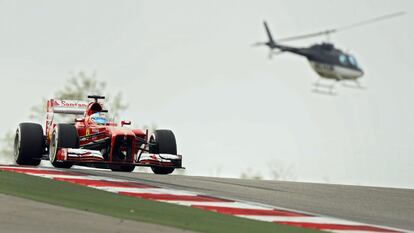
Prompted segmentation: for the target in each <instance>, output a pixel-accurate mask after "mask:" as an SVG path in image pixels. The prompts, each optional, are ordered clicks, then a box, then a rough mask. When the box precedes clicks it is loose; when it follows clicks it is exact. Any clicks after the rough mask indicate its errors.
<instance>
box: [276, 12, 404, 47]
mask: <svg viewBox="0 0 414 233" xmlns="http://www.w3.org/2000/svg"><path fill="white" fill-rule="evenodd" d="M404 14H405V12H404V11H399V12H395V13H392V14H387V15H383V16H379V17H375V18H371V19H368V20H364V21H360V22H357V23H353V24H349V25H346V26H343V27H338V28H333V29H328V30H324V31H319V32H315V33H309V34H304V35H299V36H292V37H286V38H282V39H279V40H277V41H278V42H286V41H292V40H302V39H307V38H312V37H317V36H324V35H329V34H332V33H336V32H340V31H345V30H349V29H353V28H356V27H360V26H364V25H367V24H371V23H376V22H378V21H383V20H387V19H391V18H394V17H398V16H402V15H404Z"/></svg>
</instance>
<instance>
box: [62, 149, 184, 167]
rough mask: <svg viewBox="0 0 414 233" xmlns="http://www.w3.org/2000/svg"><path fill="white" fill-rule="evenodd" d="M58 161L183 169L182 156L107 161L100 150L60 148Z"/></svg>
mask: <svg viewBox="0 0 414 233" xmlns="http://www.w3.org/2000/svg"><path fill="white" fill-rule="evenodd" d="M57 161H64V162H74V163H100V164H129V165H134V166H147V167H151V166H158V167H174V168H182V156H181V155H172V154H150V153H143V154H141V156H139V161H133V162H131V161H116V162H112V161H106V160H105V159H104V157H103V155H102V153H101V152H100V151H98V150H88V149H73V148H59V149H58V152H57Z"/></svg>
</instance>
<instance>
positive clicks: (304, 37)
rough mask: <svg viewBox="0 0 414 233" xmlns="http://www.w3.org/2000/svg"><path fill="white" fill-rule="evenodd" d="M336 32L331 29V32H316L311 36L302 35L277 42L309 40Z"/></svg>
mask: <svg viewBox="0 0 414 233" xmlns="http://www.w3.org/2000/svg"><path fill="white" fill-rule="evenodd" d="M336 31H337V30H336V29H329V30H325V31H320V32H315V33H309V34H304V35H300V36H291V37H285V38H282V39H279V40H277V42H286V41H292V40H302V39H307V38H312V37H317V36H323V35H328V34H332V33H335V32H336Z"/></svg>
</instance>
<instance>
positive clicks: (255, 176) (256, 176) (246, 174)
mask: <svg viewBox="0 0 414 233" xmlns="http://www.w3.org/2000/svg"><path fill="white" fill-rule="evenodd" d="M240 178H242V179H251V180H262V179H263V177H262V175H260V172H255V171H253V169H252V168H251V167H248V168H247V169H246V170H244V171H242V173H241V174H240Z"/></svg>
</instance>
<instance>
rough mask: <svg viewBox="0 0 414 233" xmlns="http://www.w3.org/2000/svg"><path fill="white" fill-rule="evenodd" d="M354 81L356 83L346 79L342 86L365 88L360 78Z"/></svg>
mask: <svg viewBox="0 0 414 233" xmlns="http://www.w3.org/2000/svg"><path fill="white" fill-rule="evenodd" d="M352 83H354V84H355V85H354V84H350V83H349V82H347V81H344V82H343V83H342V86H343V87H348V88H353V89H358V90H365V87H364V86H361V83H359V82H358V80H353V81H352Z"/></svg>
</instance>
